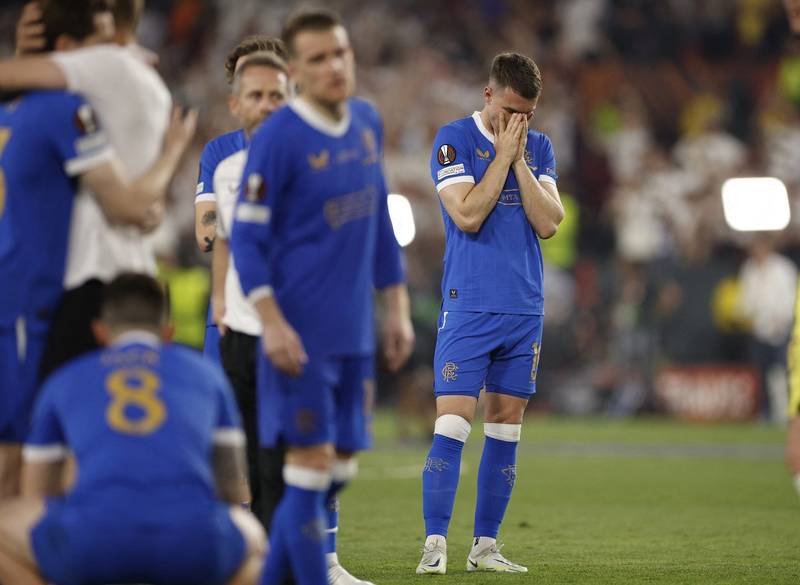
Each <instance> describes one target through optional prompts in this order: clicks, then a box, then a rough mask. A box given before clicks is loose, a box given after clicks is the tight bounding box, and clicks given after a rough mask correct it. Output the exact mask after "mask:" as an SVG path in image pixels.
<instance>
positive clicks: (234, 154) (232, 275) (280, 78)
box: [201, 51, 288, 528]
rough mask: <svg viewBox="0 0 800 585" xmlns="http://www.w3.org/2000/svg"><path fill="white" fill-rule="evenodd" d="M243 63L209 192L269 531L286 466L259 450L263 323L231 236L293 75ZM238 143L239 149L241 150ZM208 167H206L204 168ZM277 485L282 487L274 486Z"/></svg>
mask: <svg viewBox="0 0 800 585" xmlns="http://www.w3.org/2000/svg"><path fill="white" fill-rule="evenodd" d="M239 62H240V63H241V66H239V67H238V68H237V70H236V73H235V75H234V78H233V83H232V86H231V97H230V101H229V106H230V109H231V113H232V114H233V116H234V117H235V118H236V119H237V120H238V121H239V122H240V123H241V125H242V128H241V130H237V131H236V132H234V133H231V134H232V135H233V136H231V135H230V134H226V135H223V136H220V137H219V138H217V139H215V140H212V141H211V142H210V143H209V145H208V146H207V147H206V152H211V153H214V155H215V156H216V157H217V158H219V160H218V161H216V162H214V170H213V176H212V177H211V181H212V182H211V184H210V185H209V187H207V189H206V190H207V192H208V193H209V194H210V195H212V196H213V197H214V207H215V213H216V212H218V217H217V219H216V224H217V225H216V239H215V240H214V242H215V244H214V249H213V251H212V252H211V253H212V270H211V274H212V276H213V282H212V306H213V308H214V320H215V321H216V323H218V324H219V329H220V332H221V333H222V334H223V335H222V338H221V340H220V342H219V343H218V345H219V349H220V353H221V357H222V365H223V367H224V369H225V373H226V374H227V375H228V379H229V380H230V381H231V384H232V386H233V391H234V393H235V395H236V401H237V403H238V404H239V410H240V412H241V413H242V418H243V422H244V430H245V434H246V436H247V460H248V470H249V474H248V477H249V480H250V481H249V485H250V496H251V499H250V504H251V509H252V511H253V513H254V514H255V515H256V517H257V518H258V519H259V520H260V521H261V522H262V524H263V525H264V528H269V525H270V521H271V519H272V513H273V511H274V509H275V507H276V506H277V502H278V500H279V499H280V495H281V493H282V491H283V489H282V482H281V479H280V467H279V468H278V472H277V477H272V481H270V480H269V477H268V476H275V475H276V474H275V473H274V472H273V473H271V474H270V473H267V474H263V473H261V472H260V470H259V468H260V465H259V463H260V462H261V461H262V460H263V457H260V454H259V448H258V418H257V415H256V356H257V355H258V339H259V337H260V335H261V322H260V321H259V320H258V315H257V314H256V313H255V310H254V309H253V307H252V305H250V304H249V303H248V302H247V301H246V300H245V299H244V296H243V295H242V291H241V287H240V285H239V277H238V275H237V273H236V267H235V266H234V265H233V264H232V263H231V262H230V261H229V260H230V247H229V245H228V239H229V235H228V234H229V233H230V228H231V226H232V225H233V209H234V207H235V206H236V199H237V197H238V195H239V184H240V182H241V179H242V171H243V170H244V162H245V159H246V158H247V151H246V146H247V143H248V142H249V141H250V137H251V136H252V134H253V131H254V130H255V129H256V128H257V127H258V125H259V124H261V122H262V121H263V120H264V119H265V118H266V117H268V116H269V115H270V114H272V113H273V112H274V111H275V110H276V109H277V108H279V107H281V106H282V105H283V104H284V102H285V101H286V97H287V93H288V73H287V71H286V64H285V62H284V61H283V60H281V59H280V57H278V56H277V55H276V54H275V53H267V52H263V51H262V52H257V53H252V54H250V55H247V56H243V57H242V58H241V59H239ZM229 138H230V140H228V139H229ZM215 143H216V144H215ZM237 145H238V146H239V148H236V149H235V147H236V146H237ZM234 149H235V150H234ZM203 166H204V165H203V164H202V163H201V169H202V168H203ZM274 458H277V460H278V462H279V463H278V465H279V466H280V464H281V463H282V462H283V459H282V457H281V455H280V453H277V454H276V455H275V456H274ZM265 471H268V470H265ZM276 481H277V486H276V485H274V484H275V482H276ZM262 487H264V488H265V491H264V492H262V489H261V488H262Z"/></svg>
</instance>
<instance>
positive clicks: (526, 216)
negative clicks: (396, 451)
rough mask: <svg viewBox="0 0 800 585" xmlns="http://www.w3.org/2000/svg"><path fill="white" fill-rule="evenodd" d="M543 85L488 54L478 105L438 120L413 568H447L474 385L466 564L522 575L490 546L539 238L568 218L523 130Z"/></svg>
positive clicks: (538, 291)
mask: <svg viewBox="0 0 800 585" xmlns="http://www.w3.org/2000/svg"><path fill="white" fill-rule="evenodd" d="M541 91H542V78H541V75H540V73H539V69H538V67H537V66H536V63H534V62H533V60H532V59H530V58H528V57H525V56H523V55H519V54H516V53H503V54H500V55H498V56H497V57H495V59H494V61H493V63H492V67H491V72H490V75H489V84H488V85H487V86H486V87H485V88H484V90H483V98H484V107H483V109H482V110H481V111H480V112H475V113H473V114H472V115H471V116H467V117H466V118H462V119H460V120H456V121H455V122H451V123H450V124H447V125H445V126H443V127H442V128H441V129H440V130H439V132H438V134H437V135H436V141H435V143H434V148H433V154H432V157H431V162H430V166H431V174H432V176H433V180H434V183H435V184H436V189H437V191H438V192H439V199H440V202H441V209H442V217H443V220H444V227H445V235H446V244H445V258H444V276H443V279H442V296H443V302H442V313H441V316H440V319H439V332H438V336H437V339H436V351H435V357H434V372H435V374H436V381H435V384H434V389H435V393H436V410H437V419H436V425H435V430H434V436H433V444H432V446H431V449H430V452H429V454H428V458H427V460H426V462H425V466H424V469H423V473H422V507H423V515H424V518H425V533H426V536H427V539H426V541H425V548H424V552H423V555H422V560H421V561H420V563H419V566H418V567H417V573H439V574H442V573H445V572H446V570H447V549H446V538H447V529H448V525H449V523H450V516H451V514H452V511H453V501H454V499H455V494H456V488H457V487H458V475H459V466H460V462H461V451H462V448H463V446H464V443H465V442H466V440H467V437H468V436H469V432H470V429H471V425H472V420H473V418H474V416H475V407H476V405H477V402H478V395H479V394H480V391H481V389H484V388H485V390H486V412H485V423H484V426H483V428H484V434H485V435H486V439H485V443H484V449H483V455H482V457H481V464H480V469H479V471H478V496H477V505H476V509H475V530H474V541H473V545H472V550H471V551H470V553H469V556H468V557H467V570H468V571H501V572H516V573H520V572H522V573H524V572H526V571H527V569H526V568H525V567H523V566H521V565H518V564H515V563H512V562H510V561H509V560H507V559H506V558H504V557H503V556H502V555H501V554H500V550H499V548H498V546H497V543H496V538H497V533H498V531H499V529H500V524H501V522H502V521H503V516H504V514H505V510H506V506H507V505H508V502H509V500H510V498H511V491H512V488H513V487H514V483H515V481H516V476H517V468H516V451H517V443H518V442H519V439H520V433H521V430H522V416H523V413H524V412H525V407H526V405H527V404H528V399H529V398H530V397H531V396H532V395H533V393H534V391H535V388H536V371H537V368H538V365H539V354H540V351H541V339H542V314H543V295H542V254H541V251H540V248H539V240H538V238H549V237H551V236H552V235H553V234H555V232H556V229H557V227H558V224H559V223H560V222H561V220H562V219H563V217H564V209H563V207H562V205H561V200H560V198H559V195H558V189H557V188H556V163H555V157H554V155H553V147H552V145H551V143H550V140H549V139H548V138H547V136H545V135H544V134H541V133H539V132H535V131H532V130H529V129H528V124H529V122H530V120H531V119H532V118H533V115H534V112H535V110H536V104H537V102H538V100H539V95H540V93H541Z"/></svg>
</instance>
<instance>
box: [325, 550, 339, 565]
mask: <svg viewBox="0 0 800 585" xmlns="http://www.w3.org/2000/svg"><path fill="white" fill-rule="evenodd" d="M325 560H326V561H328V566H329V567H332V566H333V565H338V564H339V555H337V554H336V553H335V552H332V553H325Z"/></svg>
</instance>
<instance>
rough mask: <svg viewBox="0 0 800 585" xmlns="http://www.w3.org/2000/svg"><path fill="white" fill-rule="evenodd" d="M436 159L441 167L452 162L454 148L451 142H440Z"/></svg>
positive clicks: (454, 153)
mask: <svg viewBox="0 0 800 585" xmlns="http://www.w3.org/2000/svg"><path fill="white" fill-rule="evenodd" d="M438 159H439V164H440V165H442V166H443V167H444V166H447V165H450V164H453V163H454V162H455V160H456V149H455V148H453V146H452V145H451V144H442V145H441V146H440V147H439V154H438Z"/></svg>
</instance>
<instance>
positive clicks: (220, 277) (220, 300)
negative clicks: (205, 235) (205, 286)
mask: <svg viewBox="0 0 800 585" xmlns="http://www.w3.org/2000/svg"><path fill="white" fill-rule="evenodd" d="M230 257H231V248H230V245H229V244H228V240H225V239H223V238H217V240H216V243H215V244H214V250H213V251H212V252H211V311H212V313H211V315H212V319H213V320H214V323H216V324H217V328H218V329H219V334H220V335H225V329H226V327H225V325H224V324H223V322H222V317H224V316H225V278H226V277H227V275H228V264H229V262H230Z"/></svg>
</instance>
